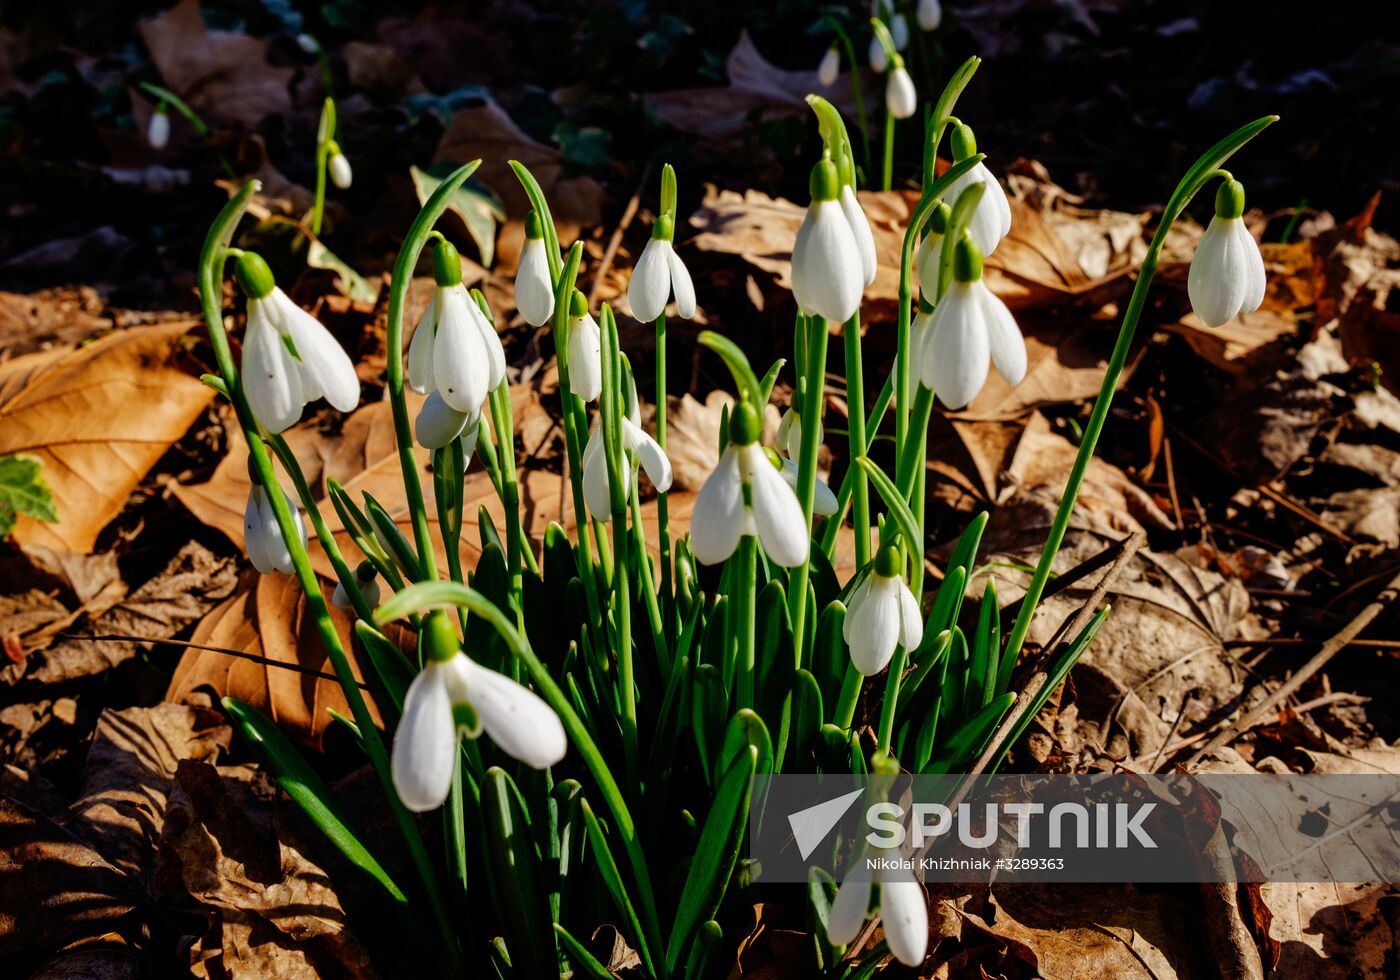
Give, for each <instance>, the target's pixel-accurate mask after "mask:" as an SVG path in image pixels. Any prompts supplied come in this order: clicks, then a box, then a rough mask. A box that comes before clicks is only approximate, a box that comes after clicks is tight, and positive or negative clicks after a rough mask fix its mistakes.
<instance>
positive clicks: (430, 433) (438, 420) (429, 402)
mask: <svg viewBox="0 0 1400 980" xmlns="http://www.w3.org/2000/svg"><path fill="white" fill-rule="evenodd" d="M480 426H481V408H480V406H478V407H477V409H476V411H474V412H459V411H457V410H456V409H455V408H453V407H452V406H451V405H449V404H447V402H445V401H444V400H443V398H442V395H441V393H439V392H437V391H434V392H433V393H432V394H430V395H429V396H428V397H427V399H425V400H424V402H423V407H422V408H421V409H419V410H418V418H417V419H415V420H414V422H413V436H414V438H415V439H417V440H418V445H420V446H422V447H423V448H424V449H441V448H443V447H444V446H446V445H448V444H449V443H451V442H452V440H453V439H457V438H460V437H462V436H468V437H470V439H471V441H472V446H473V448H475V446H476V436H477V433H478V432H479V431H480ZM467 455H471V454H470V452H469V453H468V454H467Z"/></svg>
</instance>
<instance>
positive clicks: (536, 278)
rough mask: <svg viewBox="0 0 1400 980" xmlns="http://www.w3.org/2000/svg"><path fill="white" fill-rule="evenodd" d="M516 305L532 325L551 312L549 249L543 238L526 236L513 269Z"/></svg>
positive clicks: (552, 292)
mask: <svg viewBox="0 0 1400 980" xmlns="http://www.w3.org/2000/svg"><path fill="white" fill-rule="evenodd" d="M515 305H516V308H517V309H519V310H520V315H521V316H523V317H524V318H525V322H526V323H528V324H530V326H532V327H539V326H543V325H544V324H545V323H546V322H548V320H549V318H550V317H552V316H553V315H554V284H553V283H552V282H551V281H550V278H549V249H548V246H546V245H545V241H544V239H543V238H527V239H526V240H525V247H524V248H522V249H521V250H520V264H519V266H518V267H517V268H516V270H515Z"/></svg>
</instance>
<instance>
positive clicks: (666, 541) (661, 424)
mask: <svg viewBox="0 0 1400 980" xmlns="http://www.w3.org/2000/svg"><path fill="white" fill-rule="evenodd" d="M666 390H667V389H666V313H665V312H664V311H663V312H662V314H661V315H660V316H659V317H657V318H656V444H657V445H658V446H660V447H661V451H662V452H665V451H666V408H667V406H666V402H667V397H666ZM669 511H670V502H669V495H668V494H667V493H666V491H661V492H659V493H657V495H656V527H657V536H658V538H660V542H659V548H660V552H661V612H662V622H663V623H664V624H665V626H664V629H666V630H670V631H672V634H673V635H674V634H675V632H676V631H678V630H679V628H680V623H679V622H678V621H677V619H676V597H675V594H674V585H673V584H672V576H673V574H674V571H673V569H672V567H671V520H670V513H669ZM643 554H645V552H643Z"/></svg>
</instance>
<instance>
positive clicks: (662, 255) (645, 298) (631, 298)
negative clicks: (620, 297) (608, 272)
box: [627, 215, 695, 323]
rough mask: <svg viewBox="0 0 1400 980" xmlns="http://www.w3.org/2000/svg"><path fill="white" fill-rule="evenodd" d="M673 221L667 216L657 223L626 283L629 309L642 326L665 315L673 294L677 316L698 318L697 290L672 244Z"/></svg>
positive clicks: (658, 219) (657, 220)
mask: <svg viewBox="0 0 1400 980" xmlns="http://www.w3.org/2000/svg"><path fill="white" fill-rule="evenodd" d="M671 235H672V221H671V218H670V217H669V216H667V215H662V216H661V217H660V218H657V219H656V226H655V229H654V230H653V231H652V236H651V240H650V241H648V242H647V244H646V248H644V249H642V257H641V258H639V259H638V260H637V266H636V268H634V269H633V270H632V278H631V279H630V280H629V281H628V283H627V305H628V306H630V307H631V308H632V315H633V316H634V317H636V318H637V319H638V320H639V321H641V322H642V323H651V322H652V321H653V320H655V319H656V318H657V317H659V316H660V315H661V314H662V313H664V312H666V301H667V300H668V299H670V297H671V293H672V292H673V291H674V292H675V295H676V313H678V314H679V315H680V316H681V317H682V318H683V319H686V320H689V319H690V318H691V317H693V316H694V315H695V286H694V285H693V284H692V283H691V281H690V272H689V271H688V270H687V269H686V267H685V263H684V262H682V261H681V257H680V256H679V255H677V254H676V249H675V246H674V245H672V244H671Z"/></svg>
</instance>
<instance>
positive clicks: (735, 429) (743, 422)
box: [729, 401, 763, 446]
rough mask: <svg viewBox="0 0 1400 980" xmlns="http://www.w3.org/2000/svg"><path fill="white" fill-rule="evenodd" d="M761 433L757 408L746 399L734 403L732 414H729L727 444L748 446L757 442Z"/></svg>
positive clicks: (761, 425)
mask: <svg viewBox="0 0 1400 980" xmlns="http://www.w3.org/2000/svg"><path fill="white" fill-rule="evenodd" d="M762 433H763V421H762V419H760V418H759V415H758V410H757V409H755V408H754V407H753V406H752V405H750V404H749V403H748V402H746V401H741V402H739V404H737V405H735V406H734V412H733V414H731V415H730V416H729V444H730V445H731V446H749V445H752V444H753V443H755V442H758V437H759V436H760V435H761V434H762Z"/></svg>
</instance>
